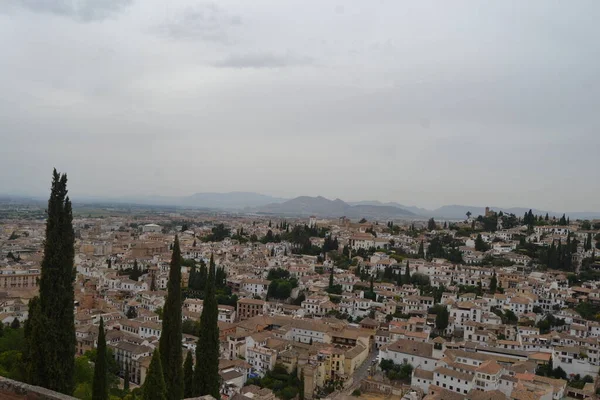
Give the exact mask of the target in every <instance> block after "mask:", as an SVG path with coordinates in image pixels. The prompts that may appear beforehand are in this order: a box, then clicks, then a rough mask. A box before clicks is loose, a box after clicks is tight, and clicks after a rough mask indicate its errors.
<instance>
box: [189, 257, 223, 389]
mask: <svg viewBox="0 0 600 400" xmlns="http://www.w3.org/2000/svg"><path fill="white" fill-rule="evenodd" d="M214 280H215V261H214V257H213V256H212V255H211V257H210V267H209V270H208V280H207V283H206V289H205V297H204V305H203V309H202V315H201V316H200V335H199V337H198V344H197V345H196V368H195V370H194V385H195V387H194V392H195V393H194V396H204V395H207V394H210V395H211V396H213V397H214V398H215V399H218V398H219V397H220V396H219V387H220V378H219V326H218V325H217V321H218V317H219V314H218V308H217V300H216V298H215V287H214Z"/></svg>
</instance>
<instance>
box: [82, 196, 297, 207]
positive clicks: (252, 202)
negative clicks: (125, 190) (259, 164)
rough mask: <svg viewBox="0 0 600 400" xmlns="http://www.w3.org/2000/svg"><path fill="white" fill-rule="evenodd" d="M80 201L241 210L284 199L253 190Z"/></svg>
mask: <svg viewBox="0 0 600 400" xmlns="http://www.w3.org/2000/svg"><path fill="white" fill-rule="evenodd" d="M81 200H82V201H87V202H95V203H98V202H102V203H115V204H124V203H126V204H139V205H149V206H173V207H186V208H210V209H221V210H241V209H243V208H246V207H260V206H263V205H266V204H272V203H280V202H283V201H285V200H286V199H282V198H279V197H273V196H268V195H264V194H260V193H254V192H229V193H213V192H207V193H195V194H192V195H190V196H130V197H121V198H100V197H94V198H90V197H86V198H82V199H81Z"/></svg>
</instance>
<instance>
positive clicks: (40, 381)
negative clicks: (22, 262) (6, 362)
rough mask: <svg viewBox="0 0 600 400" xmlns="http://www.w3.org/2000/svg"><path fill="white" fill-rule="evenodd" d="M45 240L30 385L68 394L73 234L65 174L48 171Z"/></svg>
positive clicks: (72, 334)
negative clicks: (49, 172) (49, 173)
mask: <svg viewBox="0 0 600 400" xmlns="http://www.w3.org/2000/svg"><path fill="white" fill-rule="evenodd" d="M47 215H48V217H47V219H46V240H45V242H44V258H43V260H42V264H41V267H42V268H41V269H42V274H41V278H40V283H39V306H38V305H37V304H36V306H35V307H34V309H33V313H32V312H31V311H32V310H31V309H30V314H29V319H30V322H31V324H30V325H31V326H30V327H28V329H29V330H30V332H29V334H30V337H29V339H28V342H29V343H30V344H31V348H30V358H29V360H28V361H29V362H30V365H28V367H27V368H28V371H29V381H30V383H32V384H34V385H37V386H43V387H45V388H48V389H50V390H54V391H57V392H61V393H65V394H71V393H73V389H74V386H75V381H74V371H75V346H76V340H75V319H74V313H73V304H74V302H75V295H74V291H73V282H74V280H75V268H74V265H73V264H74V257H75V248H74V245H75V232H74V230H73V210H72V207H71V200H70V199H69V197H68V196H67V175H66V174H62V175H61V174H59V173H58V172H56V169H55V170H54V172H53V178H52V189H51V193H50V199H49V200H48V208H47Z"/></svg>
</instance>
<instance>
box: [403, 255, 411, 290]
mask: <svg viewBox="0 0 600 400" xmlns="http://www.w3.org/2000/svg"><path fill="white" fill-rule="evenodd" d="M404 283H406V284H407V285H408V284H409V283H410V264H409V262H408V260H406V270H405V271H404Z"/></svg>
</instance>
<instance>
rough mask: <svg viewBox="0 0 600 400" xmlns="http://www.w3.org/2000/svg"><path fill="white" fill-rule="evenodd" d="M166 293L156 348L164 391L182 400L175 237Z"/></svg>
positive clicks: (178, 264)
mask: <svg viewBox="0 0 600 400" xmlns="http://www.w3.org/2000/svg"><path fill="white" fill-rule="evenodd" d="M167 290H168V293H167V299H166V300H165V306H164V308H163V310H164V312H163V323H162V333H161V335H160V344H159V348H160V356H161V365H162V367H163V373H164V377H165V384H166V387H167V397H168V398H169V399H175V400H180V399H181V398H183V369H182V368H183V354H182V351H181V342H182V326H181V304H182V300H181V250H180V249H179V239H178V238H177V236H175V243H174V244H173V255H172V256H171V266H170V268H169V283H168V284H167Z"/></svg>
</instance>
